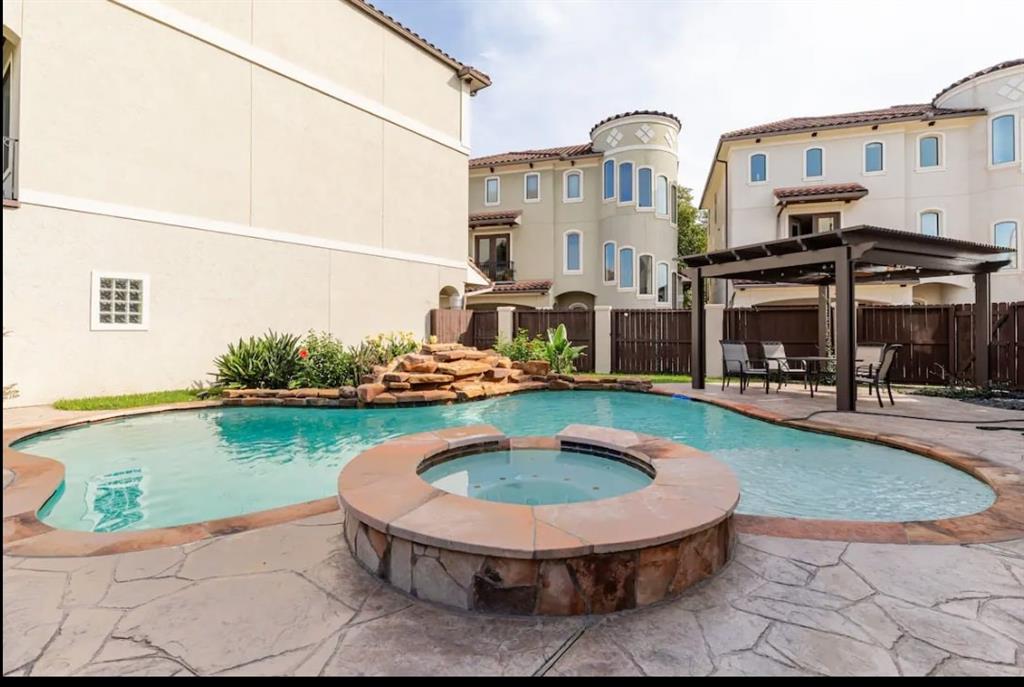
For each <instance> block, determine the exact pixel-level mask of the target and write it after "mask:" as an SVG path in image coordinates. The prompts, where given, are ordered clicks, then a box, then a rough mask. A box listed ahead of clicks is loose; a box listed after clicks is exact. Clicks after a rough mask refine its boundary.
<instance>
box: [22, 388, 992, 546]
mask: <svg viewBox="0 0 1024 687" xmlns="http://www.w3.org/2000/svg"><path fill="white" fill-rule="evenodd" d="M576 422H578V423H586V424H593V425H604V426H608V427H617V428H620V429H630V430H635V431H637V432H643V433H646V434H653V435H656V436H662V437H666V438H669V439H672V440H674V441H678V442H680V443H684V444H689V445H691V446H695V447H697V448H699V449H703V450H705V451H708V452H709V453H711V454H712V455H714V456H715V457H716V458H718V459H719V460H721V461H723V462H725V463H727V464H728V465H729V466H730V467H731V468H732V469H733V471H734V472H735V473H736V476H737V477H738V478H739V482H740V491H741V499H740V503H739V506H738V508H737V512H740V513H750V514H757V515H781V516H794V517H805V518H829V519H840V520H888V521H908V520H929V519H937V518H946V517H953V516H957V515H965V514H968V513H975V512H978V511H981V510H984V509H985V508H987V507H988V506H990V505H991V504H992V502H993V501H994V499H995V495H994V494H993V492H992V490H991V489H989V487H988V486H987V485H985V484H983V483H982V482H980V481H978V480H976V479H974V478H973V477H970V476H969V475H967V474H965V473H963V472H960V471H959V470H956V469H954V468H951V467H949V466H947V465H943V464H942V463H939V462H937V461H933V460H929V459H927V458H923V457H921V456H917V455H914V454H912V453H908V452H906V451H900V450H897V449H892V448H888V447H885V446H878V445H875V444H869V443H865V442H858V441H852V440H849V439H841V438H839V437H832V436H828V435H824V434H815V433H812V432H802V431H799V430H796V429H790V428H787V427H781V426H778V425H773V424H770V423H767V422H762V421H760V420H754V419H752V418H748V417H744V416H742V415H740V414H738V413H735V412H732V411H729V410H725V409H724V408H719V407H717V406H713V405H710V404H706V403H698V402H695V401H690V400H687V399H683V398H670V397H664V396H653V395H644V394H634V393H622V392H599V391H587V392H572V393H566V392H536V393H529V394H520V395H515V396H507V397H501V398H492V399H487V400H484V401H478V402H474V403H461V404H455V405H448V406H422V407H413V408H386V409H384V408H380V409H369V410H341V409H313V408H308V409H307V408H282V407H274V408H271V407H266V408H261V407H249V408H244V407H243V408H236V407H231V408H207V409H202V410H188V411H177V412H169V413H155V414H152V415H139V416H135V417H129V418H124V419H121V420H114V421H110V422H101V423H96V424H94V425H88V426H83V427H78V428H70V429H65V430H59V431H55V432H50V433H47V434H42V435H38V436H36V437H30V438H28V439H25V440H23V441H20V442H18V443H17V444H16V447H17V448H18V450H22V451H27V452H28V453H33V454H36V455H41V456H47V457H50V458H55V459H57V460H60V461H62V462H63V463H64V465H65V467H66V471H67V472H66V477H65V485H64V490H63V493H60V494H58V495H55V497H54V498H52V499H50V501H49V502H48V504H47V505H46V507H45V508H44V510H43V511H42V512H41V514H40V515H41V518H42V519H43V521H44V522H46V523H47V524H49V525H51V526H53V527H60V528H67V529H79V530H93V531H102V532H108V531H117V530H139V529H147V528H152V527H165V526H170V525H180V524H185V523H189V522H197V521H202V520H209V519H214V518H223V517H228V516H233V515H240V514H243V513H251V512H254V511H259V510H265V509H268V508H276V507H278V506H285V505H289V504H294V503H300V502H302V501H309V500H312V499H319V498H324V497H328V496H334V495H335V493H336V489H337V478H338V472H339V471H340V470H341V468H342V466H344V465H345V464H346V463H347V462H348V461H349V460H351V459H352V458H353V457H355V456H356V455H357V454H359V453H360V452H362V451H364V450H365V449H367V448H369V447H371V446H373V445H375V444H378V443H380V442H383V441H387V440H389V439H392V438H394V437H397V436H400V435H402V434H410V433H414V432H423V431H427V430H431V429H439V428H442V427H452V426H459V425H471V424H479V423H486V424H491V425H494V426H495V427H497V428H498V429H500V430H502V431H504V432H505V433H507V434H509V435H513V436H524V435H539V436H552V435H554V434H556V433H557V432H558V431H559V430H561V429H562V428H563V427H565V426H566V425H569V424H572V423H576Z"/></svg>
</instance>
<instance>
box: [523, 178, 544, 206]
mask: <svg viewBox="0 0 1024 687" xmlns="http://www.w3.org/2000/svg"><path fill="white" fill-rule="evenodd" d="M539 201H540V173H538V172H527V173H526V174H525V175H523V202H526V203H537V202H539Z"/></svg>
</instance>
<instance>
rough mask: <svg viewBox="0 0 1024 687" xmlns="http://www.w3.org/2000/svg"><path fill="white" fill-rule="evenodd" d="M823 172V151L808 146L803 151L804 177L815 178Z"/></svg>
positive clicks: (822, 174)
mask: <svg viewBox="0 0 1024 687" xmlns="http://www.w3.org/2000/svg"><path fill="white" fill-rule="evenodd" d="M824 174H825V151H824V150H822V149H821V148H808V149H807V150H805V151H804V178H806V179H816V178H818V177H821V176H824Z"/></svg>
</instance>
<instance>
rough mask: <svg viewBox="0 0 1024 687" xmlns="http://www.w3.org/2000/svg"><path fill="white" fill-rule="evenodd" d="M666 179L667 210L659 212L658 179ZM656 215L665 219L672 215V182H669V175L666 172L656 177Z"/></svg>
mask: <svg viewBox="0 0 1024 687" xmlns="http://www.w3.org/2000/svg"><path fill="white" fill-rule="evenodd" d="M659 179H664V180H665V212H664V213H661V212H658V180H659ZM654 216H655V217H661V218H663V219H669V218H671V217H672V184H671V182H669V180H668V177H667V176H665V175H664V174H658V175H655V177H654Z"/></svg>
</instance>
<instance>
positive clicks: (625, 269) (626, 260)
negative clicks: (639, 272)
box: [619, 248, 633, 289]
mask: <svg viewBox="0 0 1024 687" xmlns="http://www.w3.org/2000/svg"><path fill="white" fill-rule="evenodd" d="M619 288H620V289H632V288H633V249H632V248H620V249H619Z"/></svg>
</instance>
